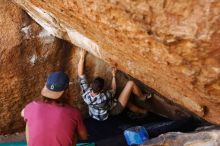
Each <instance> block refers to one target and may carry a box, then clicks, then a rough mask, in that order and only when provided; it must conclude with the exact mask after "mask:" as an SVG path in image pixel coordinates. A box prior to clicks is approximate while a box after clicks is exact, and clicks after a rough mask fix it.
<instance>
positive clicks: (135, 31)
mask: <svg viewBox="0 0 220 146" xmlns="http://www.w3.org/2000/svg"><path fill="white" fill-rule="evenodd" d="M13 2H15V3H16V4H18V5H20V6H21V7H22V8H23V9H24V10H26V11H27V12H28V14H29V15H30V16H31V17H32V18H33V19H34V20H35V21H37V22H38V23H39V24H40V25H41V26H42V27H44V28H45V29H46V30H47V31H48V32H50V33H51V34H53V35H55V36H57V37H59V38H62V39H66V40H68V41H70V42H72V43H73V44H75V45H77V46H80V47H83V48H85V49H87V50H88V51H89V52H90V53H92V54H93V55H95V56H97V57H99V58H101V59H102V60H104V61H106V62H108V63H110V64H111V65H114V66H117V68H118V69H120V70H122V71H124V72H126V73H128V74H130V75H131V76H133V77H135V78H137V79H139V80H141V81H142V82H144V83H145V84H147V85H149V86H150V87H151V88H153V89H155V90H156V91H158V92H159V93H160V94H162V95H163V96H165V97H167V98H168V99H169V100H171V101H173V102H174V103H177V104H179V105H181V106H182V107H184V108H186V109H188V110H189V111H191V112H193V113H195V114H196V115H198V116H200V117H202V118H204V119H205V120H208V121H209V122H212V123H215V124H220V112H219V111H220V31H219V30H220V1H219V0H185V1H176V0H148V1H145V0H138V1H132V0H71V1H70V0H62V1H60V0H53V1H51V0H13ZM9 50H10V49H9Z"/></svg>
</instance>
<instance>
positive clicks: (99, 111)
mask: <svg viewBox="0 0 220 146" xmlns="http://www.w3.org/2000/svg"><path fill="white" fill-rule="evenodd" d="M85 55H86V51H85V50H84V49H81V52H80V60H79V64H78V76H79V81H80V87H81V89H82V98H83V100H84V102H85V103H86V104H87V105H88V107H89V115H90V116H91V117H92V118H94V119H96V120H99V121H104V120H106V119H108V117H109V114H110V115H118V114H120V113H121V112H122V111H123V109H124V108H125V107H126V106H127V107H128V108H129V109H130V110H131V111H133V112H137V113H147V112H148V110H147V109H142V108H140V107H137V106H136V105H134V104H132V103H131V102H129V98H130V94H131V93H134V94H135V95H137V97H138V98H139V99H140V100H141V101H144V102H145V101H146V99H148V98H149V97H151V95H150V96H149V95H146V94H143V93H142V92H141V90H140V89H139V88H138V86H137V85H136V84H135V83H134V82H133V81H128V82H127V84H126V86H125V88H124V89H123V91H122V93H121V94H120V96H119V97H118V99H115V98H114V97H115V93H116V79H115V73H116V69H115V68H113V70H112V76H113V77H112V86H111V90H107V91H103V87H104V79H103V78H100V77H96V78H95V79H94V80H93V81H92V83H91V86H89V84H88V82H87V79H86V76H85V74H84V62H85Z"/></svg>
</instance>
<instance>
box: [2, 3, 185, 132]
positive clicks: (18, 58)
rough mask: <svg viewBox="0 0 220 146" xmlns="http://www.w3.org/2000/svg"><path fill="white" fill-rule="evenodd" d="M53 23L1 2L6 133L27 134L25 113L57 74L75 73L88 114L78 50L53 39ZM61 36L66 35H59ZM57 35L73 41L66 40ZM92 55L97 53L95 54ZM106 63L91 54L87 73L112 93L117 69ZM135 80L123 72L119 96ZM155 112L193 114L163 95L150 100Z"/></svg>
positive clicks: (74, 88) (72, 92) (74, 92)
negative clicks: (48, 79) (113, 73)
mask: <svg viewBox="0 0 220 146" xmlns="http://www.w3.org/2000/svg"><path fill="white" fill-rule="evenodd" d="M23 2H24V1H23ZM36 9H37V8H36ZM30 15H31V14H30ZM31 16H32V15H31ZM46 16H47V15H46ZM48 19H49V18H48ZM36 20H38V19H36ZM40 20H41V19H40ZM46 20H47V19H45V21H46ZM40 22H44V21H40ZM40 24H41V23H40ZM44 24H45V25H46V26H45V25H44ZM47 24H48V25H49V24H51V23H47V21H46V22H45V23H43V24H41V25H43V26H44V28H46V29H47V30H45V29H44V28H42V27H40V26H39V25H38V24H37V23H36V22H35V21H33V20H32V19H31V18H30V17H29V16H28V15H27V14H26V12H24V11H22V10H21V9H20V8H19V7H17V6H16V5H14V4H13V3H12V2H10V1H8V0H0V26H1V27H0V44H1V47H0V64H1V65H0V80H1V84H0V88H1V89H0V134H5V133H14V132H17V131H23V130H24V124H25V122H24V121H23V119H22V118H21V116H20V112H21V109H22V108H23V107H24V106H25V105H26V104H27V103H29V102H31V101H32V100H34V99H36V98H39V96H40V91H41V88H42V87H43V86H44V82H45V80H46V77H47V75H48V74H49V73H50V72H51V71H55V70H64V71H66V72H67V73H68V74H69V76H70V80H71V82H70V89H69V90H68V96H69V103H70V104H71V105H73V106H77V107H78V108H80V109H81V111H82V112H83V114H84V115H85V116H86V115H87V108H86V105H85V104H83V101H82V99H81V98H80V89H79V84H78V80H77V71H76V67H77V63H78V50H77V49H76V47H73V46H72V45H71V44H69V43H67V42H65V41H63V40H60V39H57V38H56V37H54V35H51V33H52V34H53V32H54V31H52V30H56V29H54V27H53V26H52V27H50V25H49V26H47ZM56 24H58V23H56ZM57 32H59V34H60V31H59V30H57ZM75 33H76V34H77V35H76V36H79V37H81V38H79V40H78V41H79V42H78V43H80V42H81V41H82V44H85V43H87V41H88V45H91V40H89V39H87V38H85V37H84V36H82V35H80V34H78V33H77V32H75ZM61 34H62V33H61ZM64 34H65V33H64ZM73 34H74V33H73ZM56 36H59V37H60V38H65V39H67V40H68V39H69V38H68V36H65V35H56ZM74 44H75V43H74ZM76 44H77V43H76ZM79 46H80V45H79ZM83 47H86V46H83ZM72 48H73V49H72ZM86 48H88V47H86ZM90 52H92V53H93V54H94V52H93V51H90ZM112 57H114V56H112ZM101 59H102V58H101ZM101 59H98V58H96V57H95V56H93V55H91V54H88V56H87V58H86V70H85V71H86V74H87V75H88V79H89V81H91V79H92V78H93V77H94V76H97V75H99V76H102V77H104V78H105V79H106V81H107V82H106V88H107V87H109V86H110V82H111V78H112V76H111V66H110V65H109V64H107V63H105V62H103V61H102V60H101ZM119 64H120V62H119ZM125 71H126V70H125ZM129 79H133V78H132V77H131V76H129V75H127V74H124V73H122V72H118V73H117V85H118V93H120V90H121V89H122V88H123V87H124V85H125V83H126V81H127V80H129ZM139 85H140V86H141V87H143V89H145V86H143V84H141V83H140V84H139ZM149 108H150V109H151V110H152V111H154V112H156V113H158V114H161V115H163V116H166V117H169V118H172V119H180V118H182V117H185V116H188V115H189V114H187V113H186V111H185V110H183V109H182V108H180V107H179V106H177V105H175V104H174V103H173V102H171V101H169V100H167V99H165V98H164V97H161V96H158V95H155V97H154V98H153V99H151V100H150V105H149Z"/></svg>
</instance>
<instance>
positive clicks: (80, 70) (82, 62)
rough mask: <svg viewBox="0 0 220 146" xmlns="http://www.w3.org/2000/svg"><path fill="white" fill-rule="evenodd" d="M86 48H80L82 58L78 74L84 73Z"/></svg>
mask: <svg viewBox="0 0 220 146" xmlns="http://www.w3.org/2000/svg"><path fill="white" fill-rule="evenodd" d="M85 56H86V50H84V49H81V50H80V60H79V64H78V76H82V75H84V62H85Z"/></svg>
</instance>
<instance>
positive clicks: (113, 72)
mask: <svg viewBox="0 0 220 146" xmlns="http://www.w3.org/2000/svg"><path fill="white" fill-rule="evenodd" d="M116 71H117V69H116V67H112V76H113V77H115V74H116Z"/></svg>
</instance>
